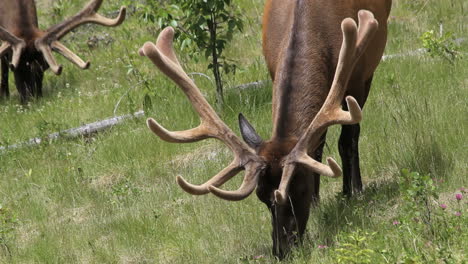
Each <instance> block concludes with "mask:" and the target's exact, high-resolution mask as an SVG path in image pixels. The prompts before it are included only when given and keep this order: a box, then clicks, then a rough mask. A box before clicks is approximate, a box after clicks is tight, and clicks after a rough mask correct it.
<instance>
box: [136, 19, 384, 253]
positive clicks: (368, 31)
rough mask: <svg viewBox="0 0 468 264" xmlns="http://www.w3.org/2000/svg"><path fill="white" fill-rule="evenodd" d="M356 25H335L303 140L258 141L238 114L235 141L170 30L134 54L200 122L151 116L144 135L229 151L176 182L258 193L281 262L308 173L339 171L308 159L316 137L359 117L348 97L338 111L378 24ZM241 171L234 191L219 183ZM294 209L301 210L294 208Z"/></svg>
mask: <svg viewBox="0 0 468 264" xmlns="http://www.w3.org/2000/svg"><path fill="white" fill-rule="evenodd" d="M359 20H360V21H359V28H358V27H357V25H356V23H355V21H354V20H353V19H351V18H346V19H344V20H343V21H342V23H341V29H342V32H343V43H342V47H341V51H340V55H339V60H338V66H337V69H336V72H335V76H334V80H333V84H332V86H331V89H330V92H329V94H328V97H327V98H326V100H325V102H324V103H323V106H322V108H321V110H320V111H319V113H318V114H317V115H316V116H315V118H314V119H313V121H312V122H311V123H310V125H309V126H308V128H307V129H306V131H305V132H304V133H303V135H302V136H301V137H300V138H297V139H290V140H286V141H285V140H283V141H279V140H277V139H275V138H273V139H271V140H269V141H263V140H262V139H261V138H260V137H259V136H258V135H257V133H256V132H255V130H254V129H253V127H252V126H251V125H250V124H249V122H248V121H247V120H246V119H245V118H244V117H243V116H242V115H240V117H239V124H240V127H241V132H242V136H243V138H244V140H245V142H246V143H244V142H243V141H241V140H240V139H239V137H238V136H237V135H236V134H234V133H233V132H232V130H231V129H230V128H229V127H228V126H227V125H226V124H225V123H224V122H223V121H221V119H220V118H219V117H218V115H217V114H216V113H215V111H214V110H213V108H212V107H211V106H210V105H209V104H208V102H207V101H206V100H205V98H204V97H203V96H202V94H201V93H200V91H199V89H198V88H197V87H196V85H195V83H194V82H193V81H192V80H191V79H190V78H189V77H188V76H187V74H186V73H185V72H184V70H183V69H182V66H181V65H180V63H179V61H178V60H177V57H176V55H175V53H174V50H173V47H172V42H173V37H174V30H173V29H172V28H170V27H169V28H166V29H164V30H163V31H162V32H161V33H160V35H159V37H158V39H157V42H156V44H153V43H151V42H147V43H145V44H144V45H143V47H142V48H141V49H140V51H139V53H140V55H142V56H147V57H148V58H149V59H150V60H151V61H152V62H153V63H154V64H155V65H156V67H158V68H159V70H160V71H161V72H163V73H164V74H165V75H167V76H168V77H169V78H171V79H172V80H173V81H174V82H175V83H176V84H177V85H178V86H179V87H180V88H181V89H182V90H183V92H184V93H185V95H186V96H187V98H188V99H189V101H190V102H191V103H192V106H193V107H194V108H195V110H196V111H197V113H198V114H199V115H200V118H201V124H200V125H199V126H198V127H196V128H193V129H190V130H186V131H178V132H172V131H168V130H166V129H165V128H163V127H162V126H161V125H159V124H158V123H157V122H156V121H155V120H154V119H151V118H150V119H148V121H147V124H148V127H149V128H150V129H151V131H153V132H154V133H155V134H156V135H157V136H159V137H160V138H161V139H163V140H165V141H168V142H173V143H188V142H195V141H199V140H203V139H207V138H216V139H218V140H221V141H222V142H223V143H225V144H226V145H227V146H228V147H229V148H230V149H231V150H232V152H233V153H234V160H233V161H232V162H231V164H230V165H228V166H227V167H226V168H224V169H223V170H221V171H220V172H219V173H218V174H217V175H215V176H214V177H212V178H211V179H210V180H208V181H207V182H205V183H203V184H201V185H193V184H191V183H188V182H187V181H186V180H185V179H184V178H182V177H180V176H177V178H176V180H177V183H178V184H179V185H180V187H181V188H182V189H183V190H185V191H186V192H188V193H190V194H193V195H203V194H208V193H212V194H214V195H216V196H217V197H219V198H222V199H225V200H229V201H238V200H242V199H244V198H246V197H247V196H248V195H250V194H251V193H252V192H253V191H254V190H255V189H257V196H258V198H259V199H260V200H261V201H262V202H263V203H265V204H266V206H267V207H268V208H269V209H270V211H271V213H272V223H273V232H272V233H273V234H272V237H273V245H274V247H273V252H274V254H275V255H277V256H279V257H284V255H285V254H286V253H287V252H288V250H289V248H290V246H291V245H293V244H294V243H295V242H296V241H297V240H298V238H299V237H301V236H302V233H303V232H304V230H305V226H306V223H307V220H308V217H309V209H308V208H309V206H310V204H311V202H312V197H306V196H305V194H304V191H305V188H308V187H307V186H314V184H315V185H317V184H318V176H316V175H315V173H316V174H320V175H324V176H328V177H339V176H340V175H341V169H340V167H339V166H338V164H337V163H336V162H335V161H334V160H333V159H332V158H328V159H327V161H328V165H325V164H322V163H321V162H320V161H317V160H315V159H314V158H312V157H311V156H310V155H309V154H312V153H314V152H315V150H316V149H317V148H318V146H319V145H320V144H321V143H322V142H321V138H322V135H323V134H324V132H325V131H326V129H327V128H328V127H329V126H331V125H334V124H355V123H358V122H360V120H361V117H362V115H361V109H360V107H359V105H358V103H357V102H356V100H355V99H354V98H353V97H349V96H348V97H347V98H346V102H347V106H348V109H349V111H344V110H342V107H341V103H342V101H343V98H344V95H345V92H346V85H347V83H348V81H349V78H350V76H351V73H352V71H353V68H354V66H355V64H356V62H357V60H358V59H359V58H360V56H361V55H362V53H363V51H364V50H365V48H366V46H367V44H368V43H369V40H370V39H371V37H372V36H373V34H374V33H375V31H376V29H377V21H376V20H375V19H374V17H373V15H372V13H370V12H368V11H361V12H360V13H359ZM242 170H246V173H245V176H244V179H243V182H242V184H241V186H240V187H239V189H238V190H234V191H226V190H222V189H220V186H221V185H222V184H224V183H225V182H227V181H228V180H229V179H231V178H232V177H234V176H235V175H236V174H237V173H239V172H240V171H242ZM317 188H318V186H317ZM296 206H297V207H304V208H293V207H296Z"/></svg>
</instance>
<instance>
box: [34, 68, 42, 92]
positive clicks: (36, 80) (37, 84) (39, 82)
mask: <svg viewBox="0 0 468 264" xmlns="http://www.w3.org/2000/svg"><path fill="white" fill-rule="evenodd" d="M43 80H44V72H42V71H40V72H38V73H36V76H35V78H34V86H35V87H34V88H35V90H36V97H42V81H43Z"/></svg>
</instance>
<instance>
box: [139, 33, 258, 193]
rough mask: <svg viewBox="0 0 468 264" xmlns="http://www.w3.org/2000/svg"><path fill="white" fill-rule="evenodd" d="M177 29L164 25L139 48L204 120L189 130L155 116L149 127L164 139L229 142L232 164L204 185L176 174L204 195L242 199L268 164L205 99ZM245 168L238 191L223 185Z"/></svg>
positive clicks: (183, 184) (189, 188)
mask: <svg viewBox="0 0 468 264" xmlns="http://www.w3.org/2000/svg"><path fill="white" fill-rule="evenodd" d="M173 38H174V29H173V28H171V27H167V28H165V29H164V30H163V31H162V32H161V33H160V34H159V37H158V39H157V41H156V44H153V43H151V42H147V43H145V44H144V45H143V47H142V48H141V49H140V50H139V54H140V55H141V56H147V57H148V58H149V59H150V60H151V61H152V62H153V63H154V65H156V67H158V68H159V70H160V71H161V72H163V73H164V74H165V75H167V76H168V77H169V78H170V79H172V81H174V82H175V83H176V84H177V85H178V86H179V87H180V88H181V89H182V91H183V92H184V93H185V95H186V96H187V98H188V99H189V101H190V102H191V104H192V106H193V107H194V108H195V110H196V111H197V113H198V114H199V116H200V119H201V124H200V125H199V126H198V127H196V128H193V129H190V130H186V131H175V132H173V131H169V130H167V129H165V128H164V127H162V126H161V125H160V124H158V123H157V122H156V121H155V120H154V119H151V118H150V119H148V121H147V124H148V127H149V128H150V129H151V131H153V133H155V134H156V135H157V136H159V137H160V138H161V139H162V140H165V141H168V142H174V143H189V142H195V141H200V140H203V139H207V138H216V139H218V140H220V141H222V142H223V143H224V144H226V145H227V146H228V147H229V148H230V149H231V150H232V152H234V155H235V158H234V160H233V161H232V162H231V164H230V165H229V166H227V167H226V168H224V169H223V170H221V171H220V172H219V173H218V174H217V175H215V176H214V177H212V178H211V179H210V180H208V181H207V182H205V183H203V184H201V185H193V184H190V183H188V182H187V181H185V180H184V179H183V178H182V177H180V176H178V177H177V183H178V184H179V185H180V187H181V188H182V189H183V190H185V191H186V192H188V193H190V194H194V195H202V194H207V193H209V192H212V193H213V194H215V195H216V196H218V197H220V198H223V199H226V200H233V201H237V200H242V199H244V198H246V197H247V196H249V195H250V194H251V193H252V192H253V190H254V189H255V187H256V185H257V181H258V177H259V174H260V173H261V171H263V170H262V169H263V168H264V166H265V164H264V161H263V160H262V159H260V158H259V157H258V156H257V155H256V154H255V153H254V151H253V150H252V149H251V148H249V147H248V146H247V145H246V144H245V143H244V142H243V141H241V140H240V139H239V137H237V136H236V135H235V134H234V132H232V130H231V129H230V128H229V127H228V126H227V125H226V124H225V123H224V122H223V121H222V120H221V119H220V118H219V117H218V115H217V114H216V112H215V111H214V110H213V108H212V107H211V106H210V104H209V103H208V102H207V101H206V99H205V98H204V97H203V95H202V94H201V92H200V90H199V89H198V87H197V86H196V85H195V83H194V82H193V81H192V80H191V79H190V78H189V77H188V75H187V74H186V73H185V71H184V70H183V69H182V66H181V65H180V63H179V61H178V60H177V56H176V54H175V53H174V49H173ZM242 170H246V173H245V176H244V182H243V184H242V185H241V186H240V188H239V189H238V190H236V191H223V190H220V189H218V188H217V187H219V186H221V185H222V184H224V183H225V182H227V181H228V180H230V179H231V178H232V177H234V176H235V175H237V174H238V173H239V172H240V171H242Z"/></svg>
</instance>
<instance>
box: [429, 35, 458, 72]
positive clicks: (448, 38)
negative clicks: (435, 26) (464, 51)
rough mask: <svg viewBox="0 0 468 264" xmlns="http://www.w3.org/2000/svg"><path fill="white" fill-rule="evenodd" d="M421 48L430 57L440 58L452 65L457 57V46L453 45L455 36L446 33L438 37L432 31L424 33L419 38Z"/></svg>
mask: <svg viewBox="0 0 468 264" xmlns="http://www.w3.org/2000/svg"><path fill="white" fill-rule="evenodd" d="M420 39H421V41H422V45H423V47H424V48H425V49H426V50H427V52H428V53H429V55H430V56H431V57H433V58H434V57H441V58H443V59H445V60H447V61H448V62H450V63H452V64H453V63H454V62H455V60H456V59H457V58H458V57H459V54H460V53H459V51H458V46H457V45H456V44H455V36H454V35H453V34H452V33H451V32H446V33H444V34H443V35H442V36H440V37H438V36H436V34H435V33H434V30H430V31H426V32H424V33H423V34H422V35H421V37H420Z"/></svg>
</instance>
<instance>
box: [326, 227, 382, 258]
mask: <svg viewBox="0 0 468 264" xmlns="http://www.w3.org/2000/svg"><path fill="white" fill-rule="evenodd" d="M375 234H376V233H368V232H363V231H362V230H359V229H358V230H357V231H354V232H352V233H351V234H349V235H348V236H347V237H346V238H345V239H344V241H343V243H340V244H339V246H338V247H337V248H336V249H335V250H334V254H335V255H334V258H335V260H336V262H337V263H346V264H365V263H374V262H373V260H374V258H375V251H374V250H372V249H370V248H369V246H368V244H367V241H368V240H369V238H371V237H372V236H374V235H375Z"/></svg>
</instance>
